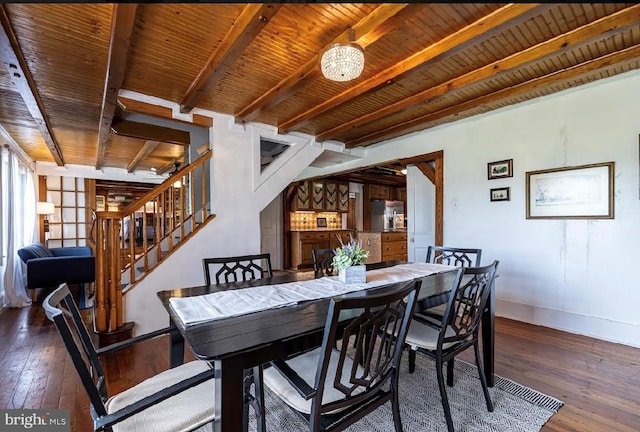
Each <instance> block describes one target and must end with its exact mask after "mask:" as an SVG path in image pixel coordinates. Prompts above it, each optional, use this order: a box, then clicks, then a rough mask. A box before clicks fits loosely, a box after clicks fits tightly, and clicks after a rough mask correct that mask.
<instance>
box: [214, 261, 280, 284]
mask: <svg viewBox="0 0 640 432" xmlns="http://www.w3.org/2000/svg"><path fill="white" fill-rule="evenodd" d="M212 265H219V266H220V267H219V268H218V270H217V271H216V273H215V283H216V284H219V283H222V282H224V283H228V282H238V281H248V280H252V279H262V278H269V277H271V276H273V270H272V269H271V255H270V254H269V253H263V254H256V255H243V256H235V257H222V258H203V260H202V266H203V268H204V282H205V284H206V285H211V266H212Z"/></svg>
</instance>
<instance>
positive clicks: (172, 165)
mask: <svg viewBox="0 0 640 432" xmlns="http://www.w3.org/2000/svg"><path fill="white" fill-rule="evenodd" d="M181 164H182V162H181V159H179V158H173V160H171V161H170V162H169V163H166V164H164V165H162V166H161V167H160V168H158V169H157V170H156V174H158V175H163V174H166V173H168V172H171V171H174V170H177V169H178V168H179V167H180V165H181Z"/></svg>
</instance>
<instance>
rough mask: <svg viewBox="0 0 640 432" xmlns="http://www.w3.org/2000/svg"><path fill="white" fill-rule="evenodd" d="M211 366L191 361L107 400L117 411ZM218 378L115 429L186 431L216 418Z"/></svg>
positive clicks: (117, 431)
mask: <svg viewBox="0 0 640 432" xmlns="http://www.w3.org/2000/svg"><path fill="white" fill-rule="evenodd" d="M207 369H210V365H209V363H207V362H204V361H199V360H196V361H191V362H188V363H185V364H183V365H181V366H178V367H175V368H173V369H169V370H166V371H164V372H162V373H160V374H158V375H155V376H153V377H151V378H149V379H147V380H145V381H143V382H141V383H140V384H138V385H136V386H134V387H131V388H129V389H127V390H125V391H123V392H122V393H119V394H117V395H114V396H112V397H111V398H109V400H108V401H107V403H106V404H105V406H106V408H107V412H109V413H113V412H115V411H117V410H119V409H121V408H123V407H125V406H127V405H130V404H132V403H133V402H135V401H138V400H140V399H142V398H144V397H146V396H149V395H151V394H153V393H156V392H158V391H160V390H162V389H164V388H166V387H169V386H171V385H173V384H176V383H178V382H180V381H183V380H185V379H187V378H190V377H192V376H195V375H197V374H199V373H201V372H204V371H206V370H207ZM214 388H215V387H214V380H213V379H211V380H208V381H205V382H204V383H202V384H200V385H197V386H195V387H193V388H190V389H188V390H185V391H184V392H182V393H179V394H177V395H175V396H173V397H171V398H169V399H167V400H165V401H162V402H160V403H158V404H157V405H154V406H152V407H150V408H147V409H146V410H144V411H142V412H140V413H138V414H136V415H134V416H132V417H130V418H128V419H126V420H124V421H122V422H120V423H117V424H115V425H114V426H113V432H125V431H126V432H147V431H153V432H165V431H166V432H178V431H180V432H182V431H190V430H193V429H195V428H196V427H198V426H202V425H204V424H206V423H209V422H211V421H212V420H213V415H214V404H215V398H214Z"/></svg>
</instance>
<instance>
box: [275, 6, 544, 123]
mask: <svg viewBox="0 0 640 432" xmlns="http://www.w3.org/2000/svg"><path fill="white" fill-rule="evenodd" d="M552 6H553V5H544V6H540V5H538V4H535V3H532V4H508V5H506V6H503V7H501V8H500V9H498V10H496V11H494V12H492V13H490V14H489V15H487V16H485V17H482V18H481V19H479V20H477V21H475V22H474V23H472V24H470V25H468V26H466V27H463V28H462V29H460V30H458V31H457V32H454V33H452V34H450V35H448V36H447V37H444V38H442V39H441V40H439V41H437V42H435V43H433V44H431V45H429V46H427V47H426V48H424V49H423V50H421V51H418V52H416V53H415V54H413V55H411V56H409V57H407V58H406V59H404V60H402V61H400V62H398V63H396V64H395V65H394V66H392V67H390V68H388V69H385V70H383V71H381V72H379V73H377V74H376V75H374V76H372V77H370V78H368V79H365V80H364V81H361V82H359V83H358V84H355V85H354V86H352V87H350V88H348V89H347V90H345V91H344V92H342V93H340V94H338V95H336V96H334V97H332V98H329V99H327V100H325V101H324V102H322V103H320V104H318V105H315V106H314V107H313V108H311V109H309V110H307V111H305V112H303V113H301V114H298V115H296V116H295V117H293V118H291V119H288V120H285V121H284V122H282V123H281V124H280V125H279V127H278V132H279V133H287V132H289V131H291V130H293V129H296V128H297V127H299V126H301V125H303V124H304V123H306V122H308V121H309V120H311V119H313V118H314V117H317V116H319V115H321V114H323V113H325V112H327V111H329V110H331V109H335V108H336V107H337V106H339V105H342V104H343V103H345V102H348V101H349V100H352V99H354V98H356V97H358V96H361V95H363V94H365V93H368V92H372V91H374V90H376V89H377V88H378V87H380V86H383V85H388V84H389V83H390V82H393V81H394V80H396V79H398V78H399V77H401V76H402V75H405V74H407V73H408V72H411V71H414V70H417V69H419V68H423V67H426V66H427V65H429V64H431V63H433V62H435V61H436V60H439V59H441V58H442V57H444V56H449V55H452V54H454V53H455V52H457V51H460V50H462V49H464V48H466V47H468V46H469V45H471V44H472V43H478V42H479V41H481V40H484V39H487V38H489V37H490V36H492V35H493V34H495V33H496V32H497V31H498V30H499V29H500V28H501V27H502V26H503V25H504V24H506V23H509V24H510V25H515V24H517V23H520V22H524V21H526V20H528V19H530V18H531V17H532V16H534V15H538V14H540V12H541V11H542V10H546V9H548V8H551V7H552Z"/></svg>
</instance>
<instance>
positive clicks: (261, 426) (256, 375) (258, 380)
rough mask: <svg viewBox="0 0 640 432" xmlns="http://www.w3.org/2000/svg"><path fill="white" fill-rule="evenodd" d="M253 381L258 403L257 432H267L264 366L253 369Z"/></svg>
mask: <svg viewBox="0 0 640 432" xmlns="http://www.w3.org/2000/svg"><path fill="white" fill-rule="evenodd" d="M253 379H254V389H255V398H256V401H257V405H258V406H257V408H256V421H257V424H258V427H257V432H267V424H266V420H267V413H266V410H265V407H264V383H263V380H262V366H257V367H254V368H253Z"/></svg>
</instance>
